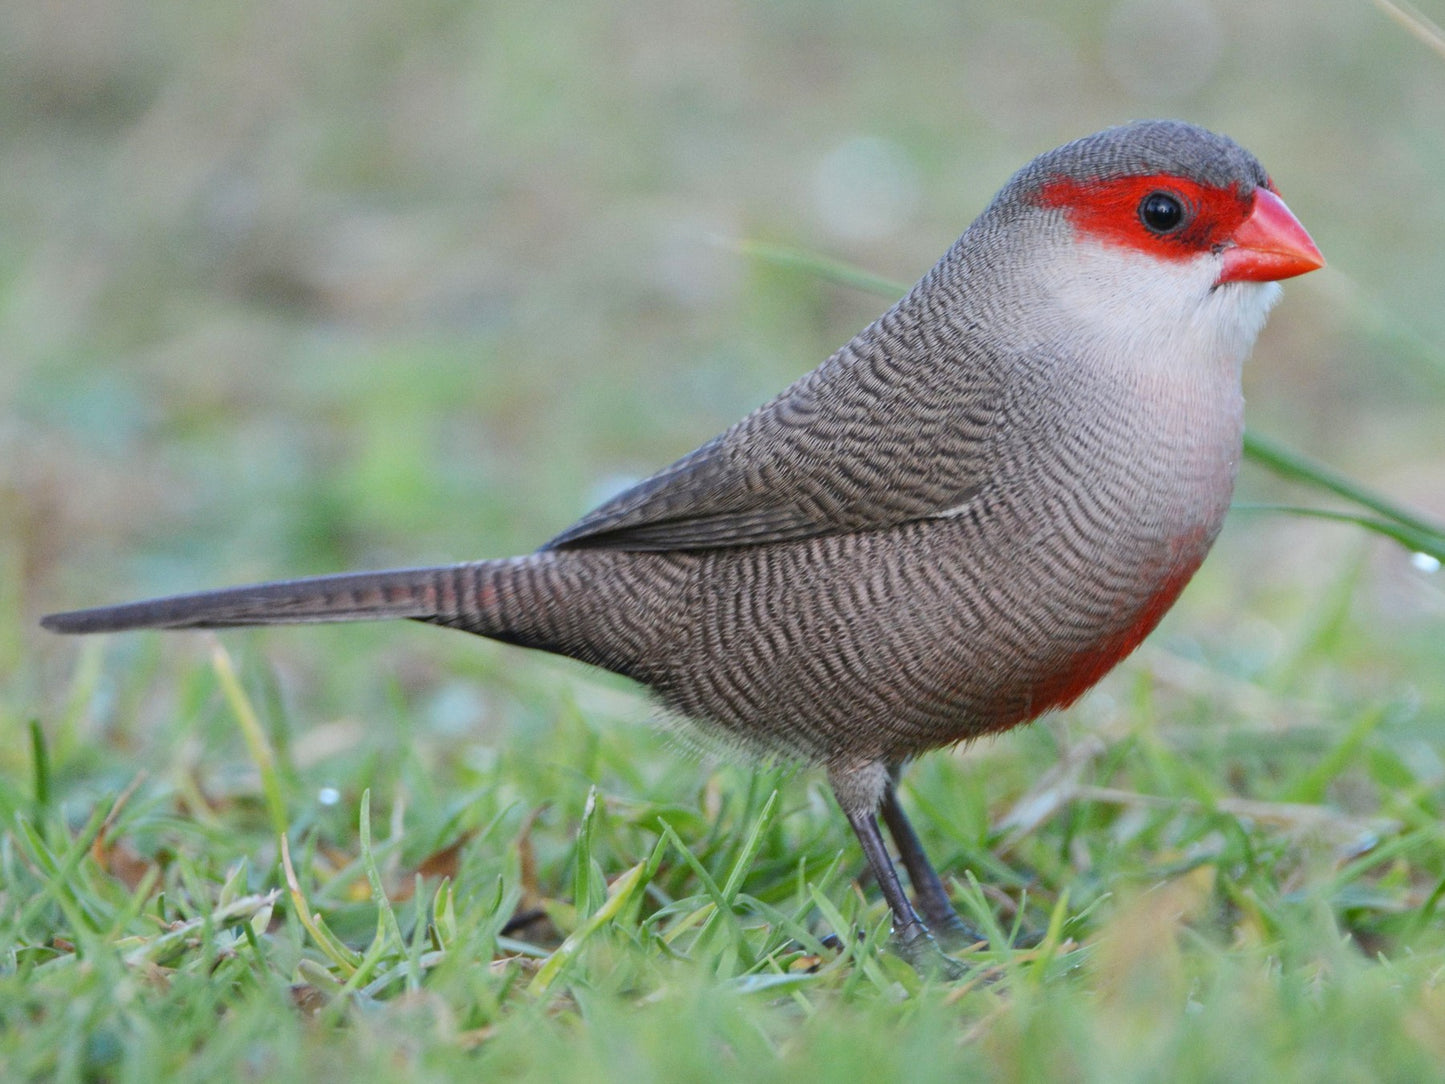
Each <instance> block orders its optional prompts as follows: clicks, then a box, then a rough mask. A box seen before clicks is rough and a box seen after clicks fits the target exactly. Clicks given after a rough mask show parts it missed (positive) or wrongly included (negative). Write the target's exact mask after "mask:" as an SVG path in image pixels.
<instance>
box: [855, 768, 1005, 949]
mask: <svg viewBox="0 0 1445 1084" xmlns="http://www.w3.org/2000/svg"><path fill="white" fill-rule="evenodd" d="M881 811H882V813H883V821H884V823H885V824H887V825H888V834H889V835H891V836H892V837H893V844H894V846H896V847H897V848H898V857H899V858H900V859H902V861H903V868H904V869H906V870H907V871H908V880H909V882H910V883H911V884H912V885H913V899H914V901H915V903H916V904H917V908H918V911H920V912H922V915H923V921H924V922H926V923H928V928H929V929H930V930H931V931H933V933H934V934H935V935H936V936H938V937H940V938H943V939H944V940H945V941H948V942H954V943H956V944H975V943H977V942H979V941H987V940H988V938H987V937H985V936H984V935H983V934H982V933H981V932H980V931H979V930H978V929H977V927H975V926H973V925H971V924H970V923H967V922H965V921H964V920H963V919H962V918H960V917H959V914H958V912H957V911H956V910H954V907H953V901H952V900H950V899H949V898H948V889H946V888H944V886H943V881H942V879H940V877H939V876H938V873H937V872H936V871H935V870H934V868H933V864H932V863H930V862H929V861H928V855H927V854H926V853H925V852H924V850H923V844H922V843H921V842H920V841H919V839H918V833H916V832H915V831H914V830H913V825H912V824H910V823H909V822H908V817H907V816H905V815H904V812H903V806H902V804H901V803H900V802H899V801H898V768H897V767H896V766H895V767H894V768H893V769H891V770H890V771H889V773H888V787H887V789H886V790H884V792H883V801H882V806H881ZM854 830H855V831H856V830H857V826H856V825H854Z"/></svg>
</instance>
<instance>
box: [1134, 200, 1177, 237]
mask: <svg viewBox="0 0 1445 1084" xmlns="http://www.w3.org/2000/svg"><path fill="white" fill-rule="evenodd" d="M1139 221H1141V222H1143V223H1144V225H1146V226H1148V227H1149V228H1150V229H1151V230H1153V231H1154V232H1155V233H1169V232H1170V231H1171V230H1177V229H1178V228H1179V227H1180V226H1181V225H1182V224H1183V223H1184V205H1183V204H1182V203H1180V202H1179V200H1178V198H1177V197H1175V196H1171V195H1170V194H1169V193H1168V192H1150V193H1149V194H1148V195H1147V196H1145V197H1144V200H1143V202H1142V203H1140V204H1139Z"/></svg>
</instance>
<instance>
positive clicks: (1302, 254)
mask: <svg viewBox="0 0 1445 1084" xmlns="http://www.w3.org/2000/svg"><path fill="white" fill-rule="evenodd" d="M1324 265H1325V258H1324V257H1323V256H1321V255H1320V250H1319V249H1318V248H1316V247H1315V243H1314V242H1313V241H1312V240H1310V235H1309V234H1308V233H1306V232H1305V228H1304V227H1303V226H1301V225H1300V224H1299V219H1297V218H1295V216H1294V215H1293V214H1292V213H1291V212H1290V209H1289V208H1288V207H1286V206H1285V205H1284V200H1282V199H1280V198H1279V197H1278V196H1276V195H1275V194H1274V193H1273V192H1271V191H1270V190H1269V189H1268V188H1256V189H1255V190H1254V210H1252V211H1250V212H1249V217H1248V218H1246V219H1245V220H1244V222H1243V223H1242V224H1241V225H1240V227H1239V229H1237V230H1235V231H1234V244H1233V246H1232V247H1230V248H1227V249H1225V250H1224V270H1223V272H1221V273H1220V276H1219V281H1220V282H1273V281H1275V280H1276V279H1288V278H1293V277H1294V276H1295V275H1303V274H1304V273H1305V272H1306V271H1314V270H1315V269H1316V268H1320V267H1323V266H1324Z"/></svg>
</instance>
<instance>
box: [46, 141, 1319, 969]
mask: <svg viewBox="0 0 1445 1084" xmlns="http://www.w3.org/2000/svg"><path fill="white" fill-rule="evenodd" d="M1161 194H1162V196H1163V197H1167V200H1169V201H1173V203H1177V204H1178V207H1179V208H1180V211H1179V217H1178V219H1177V221H1176V219H1175V218H1174V216H1173V214H1172V212H1171V214H1170V215H1168V216H1164V215H1160V214H1156V213H1151V214H1149V215H1145V214H1143V212H1142V207H1143V203H1141V202H1140V201H1141V200H1142V201H1144V202H1148V201H1150V200H1153V201H1155V204H1158V202H1159V200H1160V198H1161ZM1151 206H1153V205H1151ZM1322 262H1323V261H1322V260H1321V258H1320V256H1319V253H1318V251H1317V250H1316V249H1315V247H1314V244H1313V242H1311V241H1310V239H1309V237H1308V235H1307V234H1306V233H1305V232H1304V229H1303V228H1302V227H1301V226H1300V225H1299V223H1298V222H1297V221H1295V219H1294V218H1293V216H1291V215H1290V213H1289V211H1288V210H1287V209H1285V208H1284V204H1283V203H1282V202H1280V200H1279V198H1278V196H1276V195H1275V194H1274V192H1273V186H1272V184H1271V183H1270V181H1269V178H1268V176H1267V175H1266V174H1265V172H1264V170H1263V169H1262V168H1261V167H1260V165H1259V163H1258V162H1256V161H1255V159H1254V158H1253V157H1252V156H1251V155H1250V154H1249V153H1248V152H1246V151H1244V150H1243V149H1242V148H1240V147H1239V146H1238V145H1237V144H1235V143H1233V142H1232V141H1230V140H1228V139H1226V138H1224V137H1222V136H1218V135H1215V134H1213V133H1210V132H1207V131H1205V130H1203V129H1201V128H1197V127H1194V126H1191V125H1187V124H1182V123H1179V122H1171V121H1150V122H1140V123H1136V124H1132V125H1126V126H1123V127H1119V128H1111V129H1107V130H1105V131H1103V132H1100V133H1097V134H1095V135H1093V136H1089V137H1086V138H1084V139H1081V140H1077V141H1075V142H1074V143H1070V144H1067V145H1065V146H1064V147H1060V148H1058V149H1057V150H1054V151H1051V152H1049V153H1047V154H1044V155H1041V156H1039V157H1038V158H1037V159H1035V160H1034V161H1033V162H1031V163H1030V164H1029V165H1028V166H1026V167H1025V168H1024V169H1023V170H1021V171H1020V172H1019V173H1018V174H1016V175H1015V176H1014V177H1013V179H1012V180H1010V181H1009V183H1008V184H1007V185H1005V186H1004V188H1003V189H1002V191H1001V192H1000V193H999V195H998V196H997V197H996V198H995V199H994V200H993V202H992V203H991V204H990V205H989V207H988V208H987V209H986V210H985V211H984V212H983V214H981V215H980V216H979V217H978V219H977V220H976V221H975V222H974V223H973V224H972V225H971V226H970V227H969V228H968V230H967V231H966V232H965V233H964V234H963V236H962V237H961V238H959V240H958V241H957V242H956V243H955V244H954V245H953V246H952V247H951V248H950V249H949V250H948V252H947V253H945V255H944V256H943V258H942V260H940V261H939V263H938V264H937V265H936V266H935V267H934V268H933V269H932V270H931V271H930V272H929V273H928V274H927V275H925V276H924V277H923V278H922V279H921V280H920V281H919V283H918V284H917V285H916V286H915V287H914V288H913V289H912V290H911V291H910V292H909V293H908V294H907V295H906V296H905V297H904V298H903V299H902V300H900V301H899V302H898V303H897V304H896V305H895V306H893V308H891V309H890V310H889V311H888V312H887V313H885V314H884V315H883V316H882V317H880V318H879V319H878V320H877V321H875V322H874V323H873V324H872V325H870V326H869V327H867V328H865V329H864V330H863V331H862V332H860V333H859V334H858V335H857V336H856V337H855V338H854V339H853V340H852V341H851V342H849V343H848V344H847V345H845V346H844V347H843V348H842V349H841V350H839V351H838V352H837V353H836V354H834V355H833V356H832V357H831V358H829V359H828V360H827V361H825V362H824V363H823V364H822V365H821V366H819V367H818V368H817V369H815V370H813V371H812V372H810V373H808V374H807V375H806V376H804V377H802V378H801V379H800V380H798V381H797V382H796V383H795V384H794V385H793V386H792V387H791V388H789V389H787V390H786V391H784V392H783V393H782V394H781V395H780V396H779V397H778V398H777V399H775V400H774V401H773V402H771V403H769V404H767V405H765V406H763V407H761V408H760V409H758V410H757V411H755V412H753V413H752V414H751V415H749V416H748V417H747V418H744V419H743V420H742V421H740V422H738V423H737V424H736V425H735V426H733V427H732V428H731V429H729V430H728V431H727V432H725V433H723V434H722V435H721V436H719V437H717V438H716V439H714V440H712V441H710V442H708V443H707V444H704V445H703V446H702V447H701V448H699V449H698V450H697V451H695V452H693V453H692V454H690V455H688V456H685V457H684V458H682V459H681V460H679V461H678V462H676V463H674V464H673V465H672V466H670V467H667V468H666V469H664V470H662V471H660V472H659V473H658V474H656V475H655V476H653V477H652V478H650V479H648V480H647V481H644V482H642V483H641V484H639V485H637V486H635V487H633V488H632V489H630V490H628V491H627V492H625V493H623V494H621V495H620V496H618V497H616V498H614V499H613V500H611V501H608V502H607V503H605V504H603V505H602V506H601V507H600V508H598V509H597V510H595V511H594V512H592V513H590V514H589V515H587V516H584V517H583V518H582V519H581V520H580V521H578V523H576V524H575V525H574V526H572V527H571V528H569V529H567V530H566V531H564V532H562V533H561V534H559V535H558V536H557V537H556V538H554V539H553V540H552V541H551V542H549V543H548V544H547V545H545V546H544V547H542V548H541V549H540V550H538V551H537V552H536V553H533V554H530V555H528V556H524V557H514V558H506V559H499V560H489V561H479V562H475V563H472V564H464V565H457V566H454V567H449V568H433V569H410V570H399V571H392V572H377V573H357V574H349V575H342V576H328V577H320V578H316V579H311V580H296V581H290V582H284V583H272V584H262V585H259V586H255V587H243V588H233V589H230V590H225V591H216V592H207V593H204V594H198V595H189V596H180V597H177V598H172V599H161V600H155V601H149V602H140V603H132V604H128V605H122V606H115V607H106V608H102V609H98V610H86V611H79V612H76V613H70V614H58V615H52V616H50V617H47V618H45V619H44V623H45V625H46V627H48V628H51V629H54V630H56V631H59V632H72V633H84V632H106V631H116V630H120V629H130V628H225V627H230V626H235V625H248V624H270V623H294V622H309V621H350V620H364V619H372V618H382V617H400V618H411V619H414V620H419V621H426V622H430V623H433V624H438V625H445V626H448V627H451V628H456V629H461V630H464V631H467V632H472V633H476V634H477V635H480V636H486V637H490V638H492V639H496V640H502V641H506V642H508V643H512V644H519V645H522V646H525V647H533V648H538V649H541V650H544V651H551V652H556V653H559V654H563V655H567V656H571V657H573V658H578V659H582V660H584V661H586V662H589V663H593V664H595V665H598V666H602V667H605V668H607V669H609V670H614V671H617V672H618V673H621V674H625V675H628V676H630V677H632V678H635V679H636V680H638V681H639V682H641V683H642V684H644V685H646V686H648V687H650V688H651V689H652V690H654V691H655V692H656V694H657V695H658V696H659V697H660V699H661V700H662V702H663V703H664V704H665V705H667V706H668V707H669V708H671V709H672V710H674V711H676V712H678V713H680V714H682V715H684V716H686V717H689V718H692V719H695V720H697V721H698V722H699V723H700V724H702V725H704V726H705V727H708V728H710V729H711V730H712V731H713V732H715V733H718V734H720V735H722V736H723V737H724V738H725V739H726V740H729V741H732V742H734V743H736V744H738V745H742V746H746V747H750V748H754V749H759V750H762V751H765V752H768V753H780V754H782V755H785V756H790V757H798V758H801V759H804V760H807V761H811V762H814V763H818V764H821V765H823V766H825V767H826V768H827V770H828V775H829V779H830V782H831V784H832V786H833V789H834V793H835V794H836V795H837V797H838V801H839V804H840V805H841V807H842V808H843V811H844V813H845V814H846V815H847V817H848V819H849V822H850V823H851V824H852V826H853V828H854V830H855V832H856V833H857V835H858V838H859V840H860V842H861V844H862V846H863V849H864V852H865V854H866V856H867V858H868V861H869V863H870V865H871V866H872V868H873V871H874V873H875V874H876V875H877V878H878V881H879V884H880V887H881V889H882V891H883V894H884V896H885V898H886V899H887V901H888V904H889V907H890V908H891V910H892V913H893V918H894V924H895V931H896V934H897V936H898V940H899V942H900V945H901V947H902V948H903V949H904V950H905V951H906V952H907V953H908V954H909V955H910V957H911V958H913V959H915V960H918V961H920V962H926V961H929V960H934V961H937V960H939V959H942V957H941V956H940V955H939V953H938V950H937V948H936V946H935V945H934V943H933V941H932V939H931V938H930V937H929V934H928V931H927V929H926V928H925V925H924V921H925V920H926V921H927V923H928V925H929V926H932V927H934V928H935V929H936V930H938V931H939V932H941V933H945V934H955V935H961V934H964V933H966V930H965V927H964V925H963V923H962V922H961V920H960V919H959V918H958V916H957V914H956V913H955V912H954V910H953V907H952V905H951V903H950V902H949V900H948V896H947V892H946V890H945V888H944V886H943V883H942V881H941V880H940V879H939V877H938V876H937V874H936V873H935V872H934V871H933V869H932V868H931V866H929V864H928V861H927V859H926V857H925V856H924V854H923V851H922V849H921V847H920V845H919V843H918V839H917V837H916V835H914V833H913V830H912V828H911V826H909V824H908V821H907V819H906V817H905V816H904V814H903V810H902V808H901V806H900V805H899V804H898V800H897V796H896V794H895V792H894V784H895V782H896V779H897V774H898V772H899V771H900V770H901V768H902V767H903V765H904V764H905V763H906V762H907V761H908V760H909V759H911V758H912V757H914V756H916V755H918V754H919V753H922V752H924V751H926V750H928V749H932V748H937V747H939V746H944V745H949V744H952V743H956V742H960V741H966V740H968V739H970V738H973V737H976V736H978V735H980V734H985V733H989V732H993V731H998V730H1002V729H1006V728H1008V727H1011V726H1014V725H1017V724H1019V723H1021V722H1025V721H1027V720H1029V719H1032V718H1034V717H1035V716H1037V715H1039V714H1040V713H1041V712H1044V711H1047V710H1049V709H1050V708H1054V707H1058V706H1062V705H1065V704H1067V703H1069V702H1070V701H1072V700H1073V699H1074V698H1076V697H1077V696H1078V695H1079V694H1080V693H1082V692H1083V691H1084V690H1085V689H1087V688H1088V687H1089V686H1090V685H1092V684H1093V683H1094V682H1095V681H1097V680H1098V678H1099V677H1101V676H1102V675H1103V674H1104V673H1105V672H1107V671H1108V670H1109V669H1110V668H1111V667H1112V666H1113V665H1114V664H1115V663H1117V662H1118V661H1119V659H1121V658H1122V657H1123V656H1124V655H1126V654H1127V653H1128V652H1129V651H1131V650H1132V649H1133V648H1134V647H1135V646H1136V645H1137V644H1138V642H1139V641H1140V640H1141V639H1142V638H1143V637H1144V636H1145V635H1146V634H1147V633H1148V632H1149V631H1150V630H1151V629H1152V628H1153V627H1154V625H1155V624H1156V623H1157V621H1158V620H1159V618H1160V617H1161V616H1162V615H1163V613H1164V611H1165V610H1166V609H1167V608H1168V607H1169V606H1170V605H1171V604H1172V603H1173V601H1174V599H1175V597H1176V596H1177V595H1178V593H1179V592H1180V591H1181V590H1182V589H1183V587H1184V585H1185V583H1187V581H1188V580H1189V578H1190V576H1192V575H1193V573H1194V571H1195V569H1196V568H1198V566H1199V563H1200V562H1201V561H1202V560H1203V559H1204V556H1205V554H1206V552H1207V551H1208V549H1209V547H1210V544H1211V543H1212V541H1213V539H1214V537H1215V535H1216V534H1217V532H1218V530H1219V528H1220V525H1221V523H1222V521H1223V518H1224V514H1225V511H1226V508H1227V507H1228V503H1229V497H1230V492H1231V490H1232V487H1233V481H1234V473H1235V468H1236V465H1237V462H1238V459H1239V455H1240V446H1241V435H1242V424H1243V422H1242V406H1243V403H1242V398H1241V394H1240V367H1241V365H1242V364H1243V361H1244V358H1245V356H1246V355H1247V354H1248V352H1249V350H1250V348H1251V347H1252V345H1253V342H1254V339H1255V336H1256V335H1257V333H1258V331H1259V329H1260V327H1261V326H1262V324H1263V322H1264V318H1265V315H1266V313H1267V312H1268V309H1269V306H1270V304H1271V303H1272V302H1273V300H1274V297H1275V296H1276V295H1277V292H1278V287H1277V286H1275V285H1273V283H1274V280H1276V279H1281V278H1287V277H1289V276H1291V275H1295V274H1301V273H1303V272H1305V271H1309V270H1312V269H1313V268H1315V267H1318V266H1320V265H1321V264H1322ZM880 813H881V814H882V816H883V819H884V821H885V822H886V823H887V825H888V827H889V830H890V832H891V834H892V835H893V838H894V841H895V843H896V845H897V847H898V851H899V854H900V857H901V859H902V861H903V864H904V866H905V868H906V870H907V872H908V875H909V879H910V881H911V882H912V885H913V889H914V893H915V897H916V899H917V902H918V911H915V909H914V906H913V905H912V904H911V903H910V901H909V899H908V897H907V895H906V894H905V893H904V891H903V888H902V886H901V884H900V882H899V879H898V876H897V873H896V871H895V870H894V867H893V864H892V861H891V859H890V858H889V857H888V853H887V850H886V848H885V846H884V844H883V840H882V837H881V834H880V832H879V828H878V824H877V819H876V818H877V816H878V815H879V814H880ZM918 912H921V914H922V917H920V914H919V913H918Z"/></svg>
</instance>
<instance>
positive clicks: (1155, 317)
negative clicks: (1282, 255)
mask: <svg viewBox="0 0 1445 1084" xmlns="http://www.w3.org/2000/svg"><path fill="white" fill-rule="evenodd" d="M1072 255H1073V258H1071V259H1068V260H1054V261H1050V262H1049V264H1048V265H1047V270H1046V271H1045V273H1044V275H1043V279H1044V281H1043V282H1042V283H1041V285H1043V286H1044V287H1045V290H1046V291H1047V294H1048V295H1049V296H1050V300H1051V301H1052V304H1053V306H1055V307H1056V316H1057V318H1058V319H1059V320H1060V321H1061V325H1060V328H1059V330H1063V329H1064V328H1068V327H1070V326H1072V329H1073V334H1075V335H1078V336H1079V337H1080V339H1081V342H1080V346H1081V347H1082V348H1083V349H1084V350H1085V351H1087V352H1089V353H1094V352H1095V351H1102V352H1106V353H1107V356H1110V357H1112V358H1115V359H1124V358H1128V359H1133V361H1134V362H1135V363H1136V364H1139V365H1143V366H1145V367H1148V368H1153V369H1155V371H1156V372H1161V373H1162V372H1167V371H1168V370H1170V369H1172V368H1175V367H1183V368H1184V369H1185V370H1189V371H1193V372H1195V373H1199V372H1200V370H1201V368H1202V369H1204V370H1212V371H1215V372H1220V370H1223V374H1225V375H1228V374H1232V373H1238V370H1239V366H1240V365H1242V364H1243V362H1244V359H1245V357H1246V356H1247V355H1248V354H1249V351H1250V349H1251V348H1252V347H1253V346H1254V340H1255V338H1256V337H1257V336H1258V335H1259V331H1260V329H1261V328H1262V327H1263V326H1264V321H1265V317H1266V316H1267V315H1268V314H1269V310H1270V307H1271V306H1272V305H1273V304H1274V303H1275V301H1276V300H1277V299H1278V298H1279V295H1280V288H1279V285H1278V283H1273V282H1268V283H1260V282H1231V283H1226V284H1224V285H1222V286H1217V285H1215V284H1216V282H1217V281H1218V278H1219V272H1220V267H1221V260H1220V257H1218V256H1216V255H1211V254H1207V253H1206V254H1204V255H1201V256H1197V257H1195V258H1194V259H1191V260H1159V259H1155V258H1153V257H1151V256H1148V255H1147V254H1145V253H1141V252H1135V251H1132V250H1129V249H1124V248H1120V247H1118V246H1115V245H1104V244H1096V243H1089V242H1079V241H1076V242H1075V245H1074V251H1073V254H1072ZM1091 347H1092V349H1090V348H1091Z"/></svg>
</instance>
